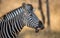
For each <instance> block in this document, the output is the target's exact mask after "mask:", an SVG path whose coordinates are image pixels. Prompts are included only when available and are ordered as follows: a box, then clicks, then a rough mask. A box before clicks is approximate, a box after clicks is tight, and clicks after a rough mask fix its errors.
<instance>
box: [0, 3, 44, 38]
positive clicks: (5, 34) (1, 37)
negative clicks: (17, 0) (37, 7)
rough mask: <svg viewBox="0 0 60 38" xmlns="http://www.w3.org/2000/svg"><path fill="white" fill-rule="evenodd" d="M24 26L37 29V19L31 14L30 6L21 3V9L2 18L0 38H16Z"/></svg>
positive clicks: (31, 8)
mask: <svg viewBox="0 0 60 38" xmlns="http://www.w3.org/2000/svg"><path fill="white" fill-rule="evenodd" d="M25 25H27V26H28V27H31V28H36V27H37V26H38V27H39V19H38V18H37V17H36V15H35V14H34V13H33V7H32V5H31V4H25V3H23V5H22V6H21V7H19V8H17V9H15V10H13V11H11V12H9V13H8V14H6V15H4V16H3V18H2V20H1V21H0V38H16V36H17V34H18V33H19V32H20V31H21V30H22V28H23V27H24V26H25ZM41 26H43V25H42V24H41ZM41 26H40V27H41ZM40 27H39V28H40Z"/></svg>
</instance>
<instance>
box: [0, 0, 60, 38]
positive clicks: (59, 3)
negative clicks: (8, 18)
mask: <svg viewBox="0 0 60 38" xmlns="http://www.w3.org/2000/svg"><path fill="white" fill-rule="evenodd" d="M23 2H25V3H30V4H32V5H33V7H34V9H35V11H34V13H35V14H36V15H37V17H38V18H39V19H40V20H42V19H41V14H40V12H39V10H38V0H0V17H1V16H3V15H4V14H6V13H8V12H9V11H11V10H14V9H16V8H18V7H20V6H21V4H22V3H23ZM42 4H43V10H44V15H45V20H46V21H45V24H44V26H45V27H47V17H46V16H47V15H46V0H42ZM49 8H50V23H51V24H50V29H51V32H48V33H47V32H46V31H45V30H47V28H45V29H44V30H42V31H39V33H35V31H34V29H32V28H29V27H26V26H25V27H24V28H23V30H22V31H21V32H20V33H19V35H18V36H17V38H60V0H49Z"/></svg>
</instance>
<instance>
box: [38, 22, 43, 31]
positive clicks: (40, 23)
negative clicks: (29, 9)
mask: <svg viewBox="0 0 60 38" xmlns="http://www.w3.org/2000/svg"><path fill="white" fill-rule="evenodd" d="M38 26H39V28H41V30H43V29H44V24H43V23H42V22H41V21H39V25H38Z"/></svg>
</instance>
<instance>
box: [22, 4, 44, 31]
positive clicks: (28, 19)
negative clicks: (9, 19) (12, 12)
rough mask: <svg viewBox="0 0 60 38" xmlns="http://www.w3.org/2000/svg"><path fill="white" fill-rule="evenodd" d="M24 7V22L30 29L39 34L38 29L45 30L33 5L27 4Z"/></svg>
mask: <svg viewBox="0 0 60 38" xmlns="http://www.w3.org/2000/svg"><path fill="white" fill-rule="evenodd" d="M22 6H23V7H24V10H25V11H24V13H23V19H24V20H23V21H24V23H25V24H26V25H27V26H28V27H32V28H34V29H36V32H38V29H41V30H42V29H44V25H43V23H42V22H41V21H40V20H39V19H38V17H37V16H36V15H35V14H34V12H33V6H32V5H31V4H25V3H23V5H22Z"/></svg>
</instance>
